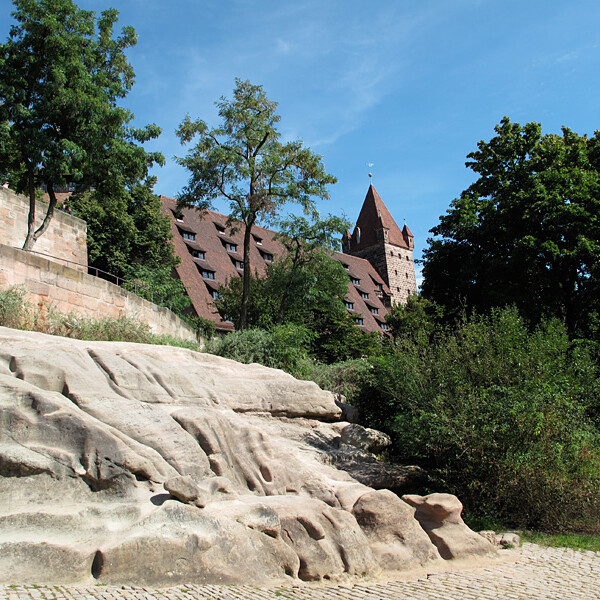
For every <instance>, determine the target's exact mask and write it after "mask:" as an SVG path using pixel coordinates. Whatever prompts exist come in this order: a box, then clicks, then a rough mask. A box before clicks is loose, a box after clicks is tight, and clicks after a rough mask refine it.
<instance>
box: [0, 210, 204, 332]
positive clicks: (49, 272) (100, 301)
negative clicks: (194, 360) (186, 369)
mask: <svg viewBox="0 0 600 600" xmlns="http://www.w3.org/2000/svg"><path fill="white" fill-rule="evenodd" d="M67 216H69V215H67ZM40 239H41V238H40ZM14 285H23V286H24V288H25V289H26V291H27V300H29V302H31V303H32V304H35V305H37V304H39V303H41V302H47V303H48V304H50V305H51V306H53V307H54V308H56V309H57V310H58V311H60V312H62V313H73V314H74V315H78V316H82V317H94V318H99V317H114V318H119V317H128V318H130V319H135V320H138V321H142V322H145V323H148V325H149V326H150V330H151V331H152V332H153V333H156V334H167V335H171V336H173V337H176V338H180V339H186V340H192V341H196V340H197V336H196V332H195V331H194V329H192V328H191V327H190V326H189V325H187V324H186V323H184V322H183V321H182V320H181V319H180V318H179V317H177V316H176V315H175V314H174V313H172V312H171V311H170V310H169V309H168V308H163V307H159V306H156V305H155V304H152V303H151V302H148V301H147V300H144V299H143V298H140V297H139V296H136V295H135V294H133V293H131V292H128V291H127V290H125V289H123V288H121V287H119V286H117V285H115V284H113V283H110V282H108V281H105V280H104V279H99V278H98V277H93V276H92V275H88V274H87V273H83V272H81V271H78V270H76V269H72V268H70V267H68V266H65V265H62V264H59V263H58V262H54V261H51V260H48V259H47V258H44V257H43V256H40V255H37V254H33V253H31V252H25V251H24V250H18V249H16V248H12V247H10V246H6V245H1V244H0V290H1V289H5V288H7V287H10V286H14Z"/></svg>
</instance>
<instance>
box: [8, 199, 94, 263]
mask: <svg viewBox="0 0 600 600" xmlns="http://www.w3.org/2000/svg"><path fill="white" fill-rule="evenodd" d="M47 209H48V205H47V204H46V203H45V202H41V201H38V202H37V203H36V210H35V214H36V219H35V226H36V228H37V227H39V226H40V225H41V223H42V220H43V219H44V217H45V216H46V210H47ZM28 215H29V201H28V200H27V199H26V198H25V197H24V196H20V195H19V194H16V193H15V192H13V191H12V190H10V189H7V188H0V244H6V245H7V246H13V247H15V248H21V247H22V246H23V242H24V241H25V238H26V237H27V219H28ZM33 250H34V251H35V252H39V253H41V254H45V255H48V256H52V257H55V259H57V260H60V261H62V262H63V263H64V264H68V265H69V266H71V268H72V269H75V270H78V271H83V272H84V273H87V225H86V223H85V221H82V220H81V219H78V218H77V217H74V216H72V215H69V214H67V213H65V212H62V211H60V210H58V209H57V210H55V211H54V217H53V218H52V221H50V225H49V227H48V229H47V230H46V232H45V233H44V234H43V235H42V236H41V237H40V238H39V239H38V241H37V242H36V243H35V245H34V247H33ZM66 261H69V262H66ZM71 263H73V264H71Z"/></svg>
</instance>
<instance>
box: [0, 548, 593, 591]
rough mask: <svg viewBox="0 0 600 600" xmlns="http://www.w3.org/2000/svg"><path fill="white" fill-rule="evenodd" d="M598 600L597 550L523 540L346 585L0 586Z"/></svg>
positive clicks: (16, 588)
mask: <svg viewBox="0 0 600 600" xmlns="http://www.w3.org/2000/svg"><path fill="white" fill-rule="evenodd" d="M196 599H202V600H204V599H208V600H255V599H256V600H346V599H348V600H388V599H389V600H392V599H393V600H477V599H481V600H492V599H493V600H500V599H502V600H517V599H522V600H538V599H552V600H559V599H560V600H563V599H564V600H600V552H589V551H576V550H569V549H566V548H543V547H540V546H536V545H534V544H524V545H523V547H522V548H521V551H520V556H519V557H518V558H517V560H516V561H515V562H507V563H500V564H497V565H492V566H487V567H481V568H473V569H462V570H458V571H451V572H445V573H434V574H430V575H428V576H427V577H426V578H421V579H418V580H415V581H402V582H390V583H377V584H357V585H354V586H352V587H350V586H314V587H313V586H297V587H288V588H282V587H279V588H276V587H273V588H257V587H253V586H248V585H244V586H217V585H204V586H203V585H181V586H177V587H170V588H161V589H149V588H140V587H128V586H122V587H111V586H101V585H98V586H90V587H79V586H32V585H24V586H19V585H14V586H0V600H196Z"/></svg>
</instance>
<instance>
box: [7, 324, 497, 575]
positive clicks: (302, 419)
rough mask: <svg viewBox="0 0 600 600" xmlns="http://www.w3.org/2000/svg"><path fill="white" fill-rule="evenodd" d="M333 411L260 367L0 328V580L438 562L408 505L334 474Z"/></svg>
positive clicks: (321, 396)
mask: <svg viewBox="0 0 600 600" xmlns="http://www.w3.org/2000/svg"><path fill="white" fill-rule="evenodd" d="M340 413H341V411H340V408H338V406H337V405H336V402H335V398H334V396H333V395H332V394H330V393H328V392H324V391H323V390H321V389H320V388H318V387H317V386H316V385H315V384H313V383H310V382H302V381H297V380H295V379H294V378H292V377H291V376H289V375H287V374H285V373H283V372H281V371H277V370H273V369H267V368H265V367H261V366H259V365H241V364H238V363H235V362H233V361H230V360H226V359H222V358H218V357H215V356H210V355H205V354H198V353H195V352H192V351H189V350H184V349H177V348H169V347H160V346H148V345H141V344H126V343H108V342H83V341H77V340H69V339H65V338H55V337H52V336H46V335H43V334H36V333H30V332H19V331H14V330H10V329H5V328H0V581H1V582H3V583H13V582H30V583H76V582H79V583H86V582H91V581H97V582H100V583H130V584H138V585H171V584H175V583H182V582H188V583H193V582H196V583H236V582H244V583H248V582H254V583H256V584H260V583H266V582H274V581H285V580H287V581H293V580H294V579H298V578H300V579H304V580H322V579H334V578H344V577H350V576H360V575H376V574H378V573H379V572H380V571H381V570H382V569H384V570H385V569H400V568H408V567H415V566H422V565H429V564H431V563H432V562H438V563H439V562H441V561H442V559H441V558H440V551H438V548H439V547H440V546H439V545H438V544H436V543H434V542H432V538H431V532H429V531H427V528H426V527H424V526H423V521H422V520H418V519H415V508H414V506H416V504H415V501H414V500H411V501H410V503H409V502H405V501H403V500H401V499H400V498H399V497H398V496H396V495H394V494H392V493H391V492H389V491H387V490H380V491H374V490H373V489H372V488H370V487H367V486H366V485H364V484H363V483H360V482H358V481H357V480H356V479H355V478H353V477H352V476H351V474H350V473H351V472H352V469H348V472H346V471H344V470H341V469H338V468H336V467H335V460H334V459H332V456H333V455H335V453H336V452H339V448H338V446H339V437H340V431H341V430H342V429H343V427H342V426H341V424H340V423H335V421H336V420H337V419H339V416H340ZM357 451H358V452H360V451H359V450H358V449H357ZM373 460H375V459H373ZM417 510H421V508H420V507H419V508H418V509H417ZM459 518H460V517H459ZM445 526H446V525H444V527H445ZM442 529H443V527H442ZM471 533H472V532H470V530H468V529H467V528H466V526H464V524H463V526H462V527H460V528H455V529H454V530H453V534H452V535H453V536H454V538H453V539H459V538H460V537H461V535H462V536H463V537H464V538H465V539H467V538H468V539H470V534H471ZM473 535H476V534H473ZM476 537H478V538H479V539H481V540H482V542H485V540H483V538H481V537H480V536H476ZM486 543H487V542H486ZM447 545H448V544H447ZM450 545H452V544H450ZM442 555H443V554H442Z"/></svg>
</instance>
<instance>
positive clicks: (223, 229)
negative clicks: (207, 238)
mask: <svg viewBox="0 0 600 600" xmlns="http://www.w3.org/2000/svg"><path fill="white" fill-rule="evenodd" d="M215 227H216V228H217V231H218V232H219V233H225V227H223V225H219V224H218V223H215Z"/></svg>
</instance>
